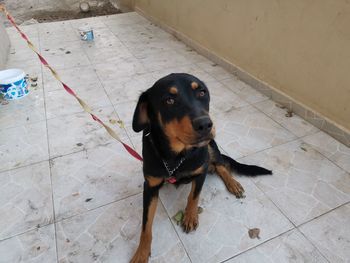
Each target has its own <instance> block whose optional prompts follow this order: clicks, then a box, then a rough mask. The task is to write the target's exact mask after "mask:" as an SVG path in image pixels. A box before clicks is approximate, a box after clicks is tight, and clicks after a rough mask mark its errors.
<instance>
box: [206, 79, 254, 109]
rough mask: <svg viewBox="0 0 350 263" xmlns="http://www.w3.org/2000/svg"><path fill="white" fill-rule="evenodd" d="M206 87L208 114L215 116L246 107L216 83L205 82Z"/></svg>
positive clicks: (244, 103) (233, 94) (245, 103)
mask: <svg viewBox="0 0 350 263" xmlns="http://www.w3.org/2000/svg"><path fill="white" fill-rule="evenodd" d="M206 85H207V87H208V89H209V92H210V112H211V113H212V114H214V115H216V116H221V115H222V114H225V113H226V112H231V111H233V110H235V109H238V108H240V107H243V106H247V105H248V103H247V102H245V101H244V100H242V99H241V98H240V97H238V96H237V95H236V94H235V93H233V92H232V91H231V90H229V89H228V88H226V87H225V86H224V85H223V84H221V83H220V82H218V81H215V82H207V83H206Z"/></svg>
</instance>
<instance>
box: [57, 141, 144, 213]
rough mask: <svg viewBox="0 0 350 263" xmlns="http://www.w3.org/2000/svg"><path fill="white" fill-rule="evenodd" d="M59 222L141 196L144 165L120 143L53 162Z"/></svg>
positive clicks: (99, 147)
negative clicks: (121, 200)
mask: <svg viewBox="0 0 350 263" xmlns="http://www.w3.org/2000/svg"><path fill="white" fill-rule="evenodd" d="M51 165H52V185H53V189H54V191H53V194H54V201H55V210H56V219H58V220H59V219H62V218H67V217H69V216H72V215H77V214H80V213H82V212H85V211H87V210H91V209H93V208H96V207H99V206H101V205H105V204H108V203H111V202H113V201H116V200H120V199H122V198H125V197H128V196H131V195H133V194H137V193H140V192H141V191H142V186H143V174H142V165H141V163H140V162H139V161H137V160H135V159H134V158H133V157H132V156H131V155H129V153H128V152H127V151H126V150H125V149H124V147H123V146H122V145H121V144H119V143H118V142H115V143H111V144H109V145H106V146H98V147H96V148H94V149H89V150H87V151H81V152H78V153H74V154H70V155H67V156H64V157H60V158H56V159H54V160H52V163H51Z"/></svg>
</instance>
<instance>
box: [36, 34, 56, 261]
mask: <svg viewBox="0 0 350 263" xmlns="http://www.w3.org/2000/svg"><path fill="white" fill-rule="evenodd" d="M39 52H40V53H41V41H40V36H39ZM41 85H42V87H43V88H42V92H43V98H44V112H45V122H46V140H47V150H48V155H49V171H50V186H51V202H52V215H53V225H54V240H55V252H56V261H57V263H58V246H57V229H56V224H55V220H56V212H55V201H54V194H53V183H52V169H51V168H52V165H51V162H50V157H51V152H50V142H49V127H48V119H47V111H46V109H47V108H46V94H45V86H44V73H43V65H42V64H41Z"/></svg>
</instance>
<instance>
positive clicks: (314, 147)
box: [302, 130, 350, 175]
mask: <svg viewBox="0 0 350 263" xmlns="http://www.w3.org/2000/svg"><path fill="white" fill-rule="evenodd" d="M319 132H323V133H326V132H324V131H322V130H318V131H317V132H315V133H313V134H309V135H306V136H303V137H302V138H305V137H307V136H311V135H315V134H316V133H319ZM326 134H327V133H326ZM327 135H328V134H327ZM329 136H330V135H329ZM331 138H332V139H334V138H333V137H331ZM303 142H304V143H306V144H307V145H310V147H312V149H313V150H314V151H316V152H317V153H319V154H320V155H322V156H323V157H324V158H326V159H327V160H328V161H330V162H331V163H332V164H334V165H335V166H337V167H338V168H339V169H341V170H342V171H344V172H345V173H346V174H348V175H350V172H349V171H347V170H345V169H344V168H343V167H341V166H339V165H338V164H337V163H336V162H335V161H333V160H331V159H330V158H329V157H328V156H327V155H326V154H324V153H322V152H321V151H319V150H317V148H316V146H314V145H312V144H310V143H308V142H306V141H304V140H303ZM337 143H340V144H342V145H344V146H345V147H347V146H346V145H345V144H343V143H341V142H339V141H337Z"/></svg>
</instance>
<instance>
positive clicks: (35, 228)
mask: <svg viewBox="0 0 350 263" xmlns="http://www.w3.org/2000/svg"><path fill="white" fill-rule="evenodd" d="M52 224H54V223H53V222H50V223H47V224H43V225H40V226H39V227H37V226H33V227H31V228H29V229H27V230H24V231H22V232H19V233H16V234H13V235H9V236H7V237H5V238H3V239H0V243H1V242H3V241H6V240H8V239H11V238H14V237H18V236H22V235H24V234H27V233H28V232H31V231H35V230H38V229H41V228H45V227H48V226H50V225H52ZM54 234H55V233H54ZM55 243H56V242H55Z"/></svg>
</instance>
